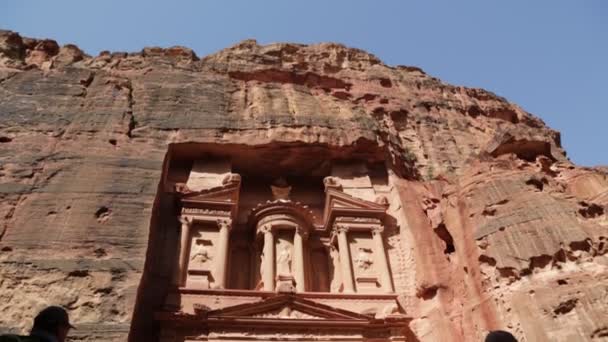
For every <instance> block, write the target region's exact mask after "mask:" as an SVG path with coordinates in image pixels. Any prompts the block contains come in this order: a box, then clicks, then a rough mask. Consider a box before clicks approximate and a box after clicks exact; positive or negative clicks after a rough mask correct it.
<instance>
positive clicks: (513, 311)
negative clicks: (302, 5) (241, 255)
mask: <svg viewBox="0 0 608 342" xmlns="http://www.w3.org/2000/svg"><path fill="white" fill-rule="evenodd" d="M0 99H1V100H0V117H1V118H2V120H1V121H0V263H1V264H0V272H1V273H2V275H1V279H2V281H0V303H1V305H2V307H1V308H0V309H2V312H3V313H5V314H4V315H3V316H2V317H1V318H0V329H2V330H12V331H23V330H25V329H27V328H28V324H29V321H30V320H31V317H32V316H33V315H34V314H35V312H36V310H38V309H39V308H40V307H42V306H44V305H46V304H59V305H64V306H66V307H67V308H68V309H69V310H70V313H71V316H72V317H73V321H74V322H75V324H76V325H77V326H78V331H77V332H74V334H73V335H72V336H74V340H95V341H124V340H126V339H127V335H128V334H130V338H131V340H132V341H143V340H158V338H159V335H158V333H159V324H158V322H157V321H155V318H154V312H158V311H162V310H163V308H164V307H163V305H164V304H166V302H165V301H166V300H169V299H171V298H169V297H167V294H168V293H171V292H170V290H171V284H172V283H171V281H172V279H173V277H174V273H175V269H176V267H178V262H177V260H176V258H177V256H178V254H177V252H178V251H179V241H180V236H179V221H178V220H177V215H178V214H179V212H180V211H179V210H180V209H181V208H179V207H178V206H177V204H176V203H177V200H176V196H181V195H179V194H197V193H198V192H201V196H202V195H209V194H207V193H205V192H206V191H211V190H210V189H214V188H217V187H219V188H220V189H223V188H222V187H228V188H229V187H230V186H232V185H234V184H233V183H237V182H236V181H234V182H233V181H230V180H228V181H226V182H224V179H225V178H226V177H227V175H232V174H234V173H239V172H241V171H242V172H243V177H242V179H241V178H238V179H239V181H238V182H239V184H241V186H242V189H243V191H242V197H241V198H239V203H240V204H239V210H238V214H236V216H235V217H234V222H235V224H237V225H238V224H243V222H247V219H248V217H251V216H250V215H254V216H255V208H258V209H260V208H263V206H264V205H265V204H264V203H266V201H270V202H272V201H273V200H276V201H281V200H286V198H290V197H291V198H294V199H297V201H294V202H298V203H299V204H298V206H301V207H302V208H304V206H306V209H301V210H302V212H307V213H308V212H310V214H309V215H310V217H311V218H310V220H311V222H314V224H316V225H322V224H323V223H324V222H325V221H324V220H325V219H326V218H325V217H324V215H323V214H324V210H325V208H324V204H325V202H324V201H325V200H326V197H325V196H326V192H325V191H327V193H329V194H330V195H332V194H335V193H340V194H342V195H340V196H343V197H339V196H338V197H339V198H338V197H336V198H335V200H336V201H337V202H336V203H350V204H348V205H350V206H355V209H353V208H351V209H353V210H355V211H357V210H359V211H361V210H362V209H361V208H358V209H357V207H356V203H361V202H357V201H366V202H364V203H367V204H366V205H368V206H369V207H368V208H367V209H369V208H372V209H373V208H376V209H377V208H379V207H378V205H380V207H381V208H384V209H386V215H387V218H386V222H385V223H386V227H385V228H384V231H383V232H382V234H384V235H383V236H384V238H383V240H378V239H376V240H372V239H371V235H370V236H367V237H366V236H364V237H360V236H359V237H357V236H355V237H354V238H352V239H351V240H346V244H347V246H348V245H349V244H350V243H357V244H359V245H356V246H355V245H353V246H354V247H353V248H354V249H353V250H352V251H351V253H350V254H352V255H353V257H352V258H353V260H355V261H356V265H355V266H354V267H355V268H354V269H353V270H352V271H353V272H354V275H353V281H354V285H355V286H354V287H355V290H356V288H357V286H361V288H365V289H367V290H366V291H368V290H369V291H370V293H368V294H366V295H368V296H369V295H371V296H372V297H373V295H376V294H375V293H374V291H376V290H375V289H374V285H373V284H374V281H376V282H380V281H381V277H380V276H383V274H384V272H383V271H382V272H380V273H383V274H380V275H379V277H377V278H374V277H373V276H368V275H366V274H365V272H366V271H365V270H366V269H367V268H366V267H371V269H375V268H374V267H380V266H378V265H380V263H379V262H378V260H377V259H373V258H370V257H369V255H367V254H369V253H370V252H369V251H370V250H372V251H373V250H374V249H377V250H379V247H378V246H380V245H383V246H385V248H386V260H387V261H386V262H387V263H388V265H389V266H390V267H389V269H390V273H391V274H390V275H391V276H392V282H393V285H394V289H393V290H394V296H395V298H396V299H395V298H392V297H390V300H386V299H382V300H380V299H378V298H380V297H378V298H375V299H369V298H368V299H365V298H358V299H349V300H350V301H349V300H346V299H345V298H346V297H348V296H345V297H344V296H343V297H340V298H338V297H332V296H334V295H335V294H339V296H342V292H341V291H343V290H344V286H343V285H344V284H345V283H344V279H341V278H340V276H339V275H335V277H333V278H332V279H326V280H325V281H321V280H319V281H318V282H317V283H315V284H316V285H314V286H313V287H314V289H315V290H320V291H321V290H322V291H324V292H329V294H322V295H320V297H319V298H316V299H314V300H315V301H317V303H319V305H325V306H330V307H333V308H336V309H340V310H346V311H353V310H355V311H356V310H359V311H358V312H359V313H361V314H369V315H372V316H375V317H378V318H382V317H388V318H386V319H390V317H391V315H406V317H407V319H406V320H404V321H402V322H405V321H407V322H409V323H407V324H408V329H405V330H408V331H409V330H411V331H410V332H407V331H406V332H405V335H407V340H408V341H409V340H412V341H435V340H447V341H469V340H482V338H483V336H484V335H485V333H486V332H487V331H488V330H492V329H498V328H502V329H507V330H510V331H512V332H514V333H515V334H516V335H517V336H518V337H519V338H521V339H525V340H528V341H532V340H533V341H550V340H555V339H559V338H561V339H568V340H577V341H592V340H597V339H600V338H602V337H605V336H606V327H607V326H608V321H607V320H606V318H605V317H608V316H607V315H606V310H607V309H606V304H605V302H606V300H605V299H606V298H605V297H606V291H608V272H607V270H606V267H608V261H607V256H606V252H607V251H608V237H607V235H606V233H605V229H606V227H607V226H608V172H606V170H605V168H594V169H592V168H583V167H579V166H576V165H574V164H572V163H571V162H569V161H568V159H567V158H566V156H565V152H564V151H563V150H562V148H561V146H560V138H559V133H557V132H555V131H553V130H551V129H550V128H548V127H547V126H546V125H545V124H544V123H543V122H542V121H541V120H540V119H538V118H536V117H534V116H532V115H531V114H529V113H526V112H525V111H523V110H522V109H521V108H519V107H518V106H516V105H513V104H510V103H508V102H507V101H506V100H505V99H503V98H501V97H499V96H497V95H495V94H493V93H491V92H488V91H485V90H482V89H472V88H465V87H457V86H452V85H449V84H445V83H443V82H441V81H440V80H438V79H436V78H433V77H431V76H429V75H427V74H426V73H424V72H423V71H422V70H420V69H419V68H416V67H404V66H398V67H390V66H387V65H384V64H383V63H382V62H381V61H380V60H379V59H378V58H376V57H375V56H373V55H371V54H369V53H367V52H365V51H361V50H357V49H351V48H347V47H344V46H342V45H339V44H333V43H324V44H314V45H298V44H271V45H266V46H262V45H259V44H257V42H255V41H253V40H248V41H244V42H242V43H239V44H237V45H235V46H233V47H230V48H227V49H225V50H222V51H219V52H218V53H215V54H212V55H210V56H206V57H204V58H202V59H200V60H199V59H198V57H197V56H196V55H195V54H194V52H193V51H192V50H190V49H188V48H184V47H173V48H166V49H165V48H145V49H143V50H142V51H141V52H139V53H123V52H114V53H110V52H104V53H101V54H100V55H99V56H97V57H91V56H88V55H86V54H84V53H83V52H82V51H81V50H80V49H78V48H77V47H76V46H73V45H65V46H63V47H59V46H58V45H57V44H56V43H55V42H54V41H51V40H42V39H33V38H22V37H21V36H20V35H19V34H17V33H14V32H10V31H0ZM221 158H228V159H230V163H229V164H230V167H231V170H230V172H231V173H228V172H227V171H226V170H224V169H225V168H222V170H221V172H219V171H217V170H216V171H213V170H212V171H208V170H207V171H205V170H203V171H200V170H199V169H200V167H199V166H196V167H195V168H194V172H195V174H194V175H193V176H192V179H190V178H189V176H190V172H191V171H192V169H193V167H192V165H193V164H194V162H195V161H197V160H203V161H205V160H211V159H213V160H221ZM203 164H204V163H203ZM338 165H351V166H350V167H347V169H346V171H348V172H346V171H344V172H343V171H338V169H339V167H338ZM355 165H358V166H357V167H355ZM169 169H170V170H169ZM203 169H204V167H203ZM197 170H199V171H200V172H199V171H197ZM332 170H334V171H335V172H334V171H332ZM196 172H198V174H197V173H196ZM214 172H215V173H214ZM283 176H285V177H287V180H288V182H289V185H290V186H292V188H291V189H290V191H289V192H283V193H282V195H280V196H279V197H277V196H276V194H275V197H273V193H272V191H271V187H270V184H271V182H272V181H274V180H276V179H277V178H279V177H283ZM328 176H331V177H333V181H332V182H334V183H331V184H329V185H330V186H328V185H327V184H325V185H324V184H323V181H322V180H323V178H325V177H328ZM229 178H230V177H229ZM230 179H233V180H234V179H237V178H235V177H233V178H230ZM267 183H268V184H267ZM182 185H183V186H182ZM189 185H192V186H193V187H194V189H190V188H189ZM176 189H178V190H179V193H176V192H175V191H176ZM216 190H217V189H216ZM197 191H198V192H197ZM214 191H215V190H214ZM211 193H213V191H211ZM191 196H193V195H191ZM209 196H211V195H209ZM218 196H219V195H218ZM332 196H333V195H332ZM344 196H350V197H344ZM351 197H352V198H354V199H351ZM332 198H333V197H332ZM347 199H348V201H347ZM384 199H387V200H388V201H386V200H384ZM340 201H342V202H340ZM349 201H350V202H349ZM219 203H221V202H219ZM353 203H355V204H353ZM216 204H217V203H216ZM216 204H214V205H216ZM384 204H388V206H384ZM258 205H261V207H258ZM294 206H295V204H294ZM349 208H350V207H349ZM194 209H196V210H202V209H201V208H192V210H194ZM376 209H374V210H376ZM384 209H383V210H384ZM214 210H215V209H214ZM378 210H379V209H378ZM252 212H253V214H251V213H252ZM372 212H373V210H372ZM208 213H209V212H208ZM199 214H200V213H199ZM213 215H219V216H220V217H224V216H222V215H224V213H222V212H221V210H220V211H217V210H216V211H214V212H213ZM307 215H308V214H307ZM348 219H349V218H348V217H347V218H340V220H347V221H348ZM357 219H359V220H360V221H359V223H358V224H362V223H361V222H367V221H365V220H366V219H370V217H366V216H364V215H363V216H361V217H358V218H357ZM340 220H338V222H339V221H340ZM370 222H371V221H369V222H367V223H370ZM238 229H245V228H237V230H238ZM336 234H338V232H337V230H336ZM370 234H371V233H370ZM253 235H254V234H252V235H251V236H250V237H252V236H253ZM247 236H249V235H247ZM311 236H315V235H314V234H311ZM323 238H324V239H325V237H323ZM368 238H369V239H368ZM214 239H215V238H214ZM327 239H329V236H328V237H327ZM358 239H359V240H358ZM214 241H218V242H217V244H218V246H219V245H220V243H219V241H220V240H219V237H218V238H217V240H214ZM290 241H291V240H290ZM294 241H295V240H294ZM294 241H291V242H290V243H292V244H293V245H294V246H295V244H296V243H295V242H294ZM353 241H355V242H353ZM378 241H381V243H379V242H378ZM214 243H215V242H214ZM336 243H337V242H336ZM317 247H319V246H317ZM218 248H219V247H218ZM280 251H281V250H278V252H280ZM278 252H277V253H278ZM317 252H318V253H317V254H314V255H312V256H311V258H317V259H315V260H323V258H328V257H330V259H331V260H334V261H335V260H338V259H339V255H338V254H339V251H338V250H334V251H333V252H332V251H329V252H327V253H329V254H331V253H334V254H332V255H330V256H328V255H324V254H323V253H324V252H323V253H322V252H319V251H317ZM319 253H320V254H319ZM203 254H204V253H203ZM201 255H202V254H201ZM277 255H278V254H277ZM284 257H285V255H283V258H284ZM319 258H320V259H319ZM256 262H257V261H256ZM370 263H371V264H370ZM374 263H375V266H373V265H374ZM332 265H333V264H328V269H327V270H320V271H318V272H317V273H318V274H325V273H326V272H328V270H329V269H331V268H332V267H333V266H332ZM336 265H338V264H336ZM357 265H359V266H357ZM370 265H372V266H370ZM278 266H281V269H282V270H283V271H282V272H283V273H289V272H287V271H284V270H285V269H287V268H286V266H285V265H284V264H281V265H278V264H277V267H278ZM377 269H382V268H377ZM226 271H227V272H228V276H227V278H226V281H227V284H233V283H239V282H241V281H242V279H241V278H239V277H237V276H235V275H233V274H232V273H230V272H229V271H230V270H226ZM213 272H216V270H214V271H213ZM296 275H297V276H300V275H299V274H296ZM289 276H290V275H287V278H285V277H284V278H283V279H282V280H281V282H283V283H285V284H287V283H290V284H292V285H290V286H291V287H290V289H291V288H292V287H294V286H293V282H294V281H295V280H296V279H295V278H294V279H291V278H289ZM384 276H385V274H384ZM230 277H233V278H230ZM315 279H316V278H315ZM374 279H376V280H374ZM379 279H380V280H379ZM203 283H204V282H203ZM384 283H386V281H384ZM208 284H209V286H214V284H215V283H214V281H209V282H208ZM295 287H296V288H295V291H296V294H297V292H298V289H297V282H296V286H295ZM341 289H342V290H341ZM283 295H284V294H283ZM397 295H398V296H397ZM188 296H190V295H188ZM188 296H186V297H184V298H186V299H185V300H186V302H185V304H187V305H188V306H187V307H188V308H189V309H188V310H190V309H192V310H191V311H192V312H190V313H191V314H195V312H199V313H201V312H206V309H204V307H203V306H201V305H203V304H202V303H197V302H196V300H197V299H196V297H195V296H194V297H188ZM214 296H215V295H214ZM222 296H223V295H222ZM222 296H219V297H217V298H220V297H221V298H222V299H221V300H222V301H226V303H233V304H237V303H236V302H234V300H235V299H234V297H230V296H223V297H222ZM255 296H257V294H256V295H254V296H253V297H247V296H241V297H239V298H249V299H247V300H249V301H251V302H252V301H253V300H254V299H255V298H257V299H255V300H260V298H261V297H255ZM209 298H216V297H209ZM252 298H253V299H252ZM280 298H284V297H280ZM374 300H376V301H377V302H373V301H374ZM383 300H384V301H383ZM230 301H232V302H230ZM209 303H211V304H209ZM209 303H207V304H205V305H208V306H213V305H216V306H214V307H213V308H211V307H210V308H211V309H220V308H221V307H225V306H227V305H223V304H222V305H223V306H222V305H220V304H217V303H215V299H213V300H212V299H209ZM303 303H305V304H306V305H309V304H310V303H309V302H303ZM374 303H375V304H374ZM378 303H380V304H382V305H383V306H382V307H379V306H378V305H380V304H378ZM396 303H397V304H398V307H396V305H397V304H396ZM174 304H175V303H174ZM195 304H196V305H195ZM301 304H302V303H301ZM302 305H304V304H302ZM325 306H324V308H326V307H325ZM197 308H198V309H197ZM326 309H327V308H326ZM197 310H198V311H197ZM332 310H333V311H332ZM332 310H329V309H328V311H327V312H328V315H333V314H337V312H338V311H336V310H334V309H332ZM294 312H295V313H293V315H294V317H295V316H298V315H300V317H303V316H301V315H306V314H310V313H302V312H298V311H297V310H295V311H294ZM260 314H263V315H270V316H272V315H275V316H276V317H281V315H283V316H284V317H287V316H285V315H287V314H286V313H285V312H283V311H281V312H272V311H265V312H262V313H260ZM289 315H291V314H289ZM276 317H275V318H276ZM289 317H290V318H294V317H291V316H289ZM353 317H354V316H353ZM295 318H297V317H295ZM382 319H384V318H382ZM266 333H268V335H260V336H265V337H262V339H264V338H269V339H270V338H276V337H277V336H276V335H272V332H268V331H266V332H264V334H266ZM335 333H336V334H338V335H336V336H338V337H340V336H341V338H360V336H359V337H353V336H351V335H349V334H348V333H344V334H343V335H340V334H341V333H342V332H340V331H336V332H335ZM402 333H403V332H402ZM408 334H409V335H408ZM405 335H404V336H405ZM298 336H300V337H299V338H304V337H302V336H308V335H298ZM308 337H310V336H308ZM375 337H378V336H375ZM385 337H386V336H385Z"/></svg>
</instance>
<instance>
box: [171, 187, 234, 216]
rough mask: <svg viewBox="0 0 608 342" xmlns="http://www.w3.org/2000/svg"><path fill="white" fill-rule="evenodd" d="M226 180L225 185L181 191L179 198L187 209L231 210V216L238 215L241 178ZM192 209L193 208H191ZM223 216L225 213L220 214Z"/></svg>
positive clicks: (213, 211)
mask: <svg viewBox="0 0 608 342" xmlns="http://www.w3.org/2000/svg"><path fill="white" fill-rule="evenodd" d="M235 178H236V179H234V180H230V181H227V182H225V184H224V185H221V186H217V187H213V188H209V189H203V190H200V191H187V192H181V193H180V197H179V200H180V202H181V205H182V207H183V208H184V209H186V211H188V209H189V208H194V210H195V211H196V210H199V209H204V210H206V211H211V212H212V214H213V213H215V212H220V213H221V212H229V213H230V215H231V216H235V215H236V208H237V205H238V202H239V192H240V188H241V183H240V178H237V177H235ZM190 211H192V210H190ZM218 215H219V216H223V214H218Z"/></svg>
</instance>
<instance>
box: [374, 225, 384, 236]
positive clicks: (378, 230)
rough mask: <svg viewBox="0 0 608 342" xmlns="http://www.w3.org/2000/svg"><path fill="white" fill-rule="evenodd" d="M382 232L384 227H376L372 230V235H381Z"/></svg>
mask: <svg viewBox="0 0 608 342" xmlns="http://www.w3.org/2000/svg"><path fill="white" fill-rule="evenodd" d="M383 232H384V226H376V227H374V228H372V235H382V233H383Z"/></svg>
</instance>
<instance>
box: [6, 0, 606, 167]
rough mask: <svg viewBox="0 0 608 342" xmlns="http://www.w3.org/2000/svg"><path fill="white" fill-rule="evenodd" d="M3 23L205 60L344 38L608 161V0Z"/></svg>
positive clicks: (111, 7) (33, 14)
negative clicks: (467, 90)
mask: <svg viewBox="0 0 608 342" xmlns="http://www.w3.org/2000/svg"><path fill="white" fill-rule="evenodd" d="M0 28H4V29H10V30H14V31H18V32H20V33H21V34H22V35H24V36H32V37H47V38H52V39H55V40H57V41H58V42H59V43H61V44H65V43H75V44H77V45H78V46H80V47H81V48H82V49H83V50H85V51H86V52H87V53H89V54H92V55H96V54H97V53H99V51H102V50H111V51H139V50H141V49H142V48H143V47H144V46H173V45H185V46H188V47H191V48H192V49H194V50H195V51H196V53H197V54H198V55H199V56H204V55H206V54H209V53H213V52H215V51H217V50H220V49H222V48H225V47H228V46H230V45H232V44H235V43H237V42H239V41H241V40H243V39H246V38H255V39H257V40H258V42H260V43H271V42H279V41H289V42H298V43H315V42H323V41H334V42H340V43H343V44H346V45H348V46H352V47H357V48H361V49H364V50H367V51H369V52H371V53H373V54H375V55H376V56H378V57H379V58H381V59H382V60H383V61H384V62H385V63H387V64H389V65H397V64H403V65H415V66H418V67H421V68H422V69H424V70H425V71H426V72H427V73H429V74H431V75H433V76H436V77H439V78H441V79H442V80H444V81H446V82H449V83H452V84H456V85H466V86H472V87H481V88H485V89H488V90H491V91H493V92H495V93H497V94H498V95H501V96H504V97H506V98H507V99H509V100H510V101H512V102H515V103H517V104H519V105H520V106H522V107H523V108H524V109H525V110H527V111H529V112H531V113H533V114H535V115H537V116H540V117H541V118H542V119H543V120H544V121H545V122H546V123H547V124H548V125H549V126H551V127H552V128H554V129H557V130H559V131H561V132H562V143H563V145H564V147H565V149H566V150H567V151H568V155H569V156H570V158H571V159H572V160H573V161H574V162H576V163H579V164H582V165H589V166H592V165H608V151H607V148H608V134H607V133H606V131H607V129H608V110H607V109H606V108H607V104H606V101H607V100H608V1H605V0H579V1H566V0H534V1H530V0H509V1H490V0H461V1H454V0H445V1H439V0H425V1H422V0H420V1H408V0H401V1H379V0H377V1H363V0H361V1H357V0H351V1H329V0H325V1H313V0H308V1H288V0H283V1H271V0H268V1H261V0H260V1H253V0H249V1H245V0H243V1H228V0H224V1H202V0H201V1H163V2H160V1H151V0H150V1H125V0H123V1H115V0H104V1H95V2H92V1H25V0H5V1H2V2H1V3H0Z"/></svg>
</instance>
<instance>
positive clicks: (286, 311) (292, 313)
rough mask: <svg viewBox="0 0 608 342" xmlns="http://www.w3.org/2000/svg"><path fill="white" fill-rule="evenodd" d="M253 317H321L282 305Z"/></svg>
mask: <svg viewBox="0 0 608 342" xmlns="http://www.w3.org/2000/svg"><path fill="white" fill-rule="evenodd" d="M253 317H259V318H282V319H322V318H321V317H317V316H313V315H309V314H307V313H304V312H302V311H298V310H294V309H292V308H291V307H289V306H286V307H283V308H281V309H279V310H275V311H270V312H264V313H262V314H257V315H254V316H253Z"/></svg>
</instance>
